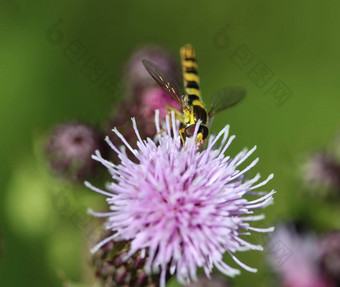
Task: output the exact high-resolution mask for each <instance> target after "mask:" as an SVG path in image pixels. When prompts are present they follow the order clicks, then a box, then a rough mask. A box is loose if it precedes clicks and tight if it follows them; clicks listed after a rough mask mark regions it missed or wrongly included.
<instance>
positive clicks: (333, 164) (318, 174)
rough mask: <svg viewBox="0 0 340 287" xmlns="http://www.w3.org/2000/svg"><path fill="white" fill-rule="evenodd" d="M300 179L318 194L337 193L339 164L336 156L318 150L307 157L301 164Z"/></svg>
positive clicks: (339, 188) (339, 173)
mask: <svg viewBox="0 0 340 287" xmlns="http://www.w3.org/2000/svg"><path fill="white" fill-rule="evenodd" d="M302 180H303V182H304V185H305V186H306V188H307V189H308V190H311V191H314V192H315V193H318V194H324V195H331V194H337V193H338V192H336V191H338V190H340V165H339V163H338V162H337V161H336V158H335V157H333V156H331V155H329V154H327V153H325V152H319V153H314V154H311V155H310V156H309V157H307V159H306V161H305V162H304V164H303V166H302Z"/></svg>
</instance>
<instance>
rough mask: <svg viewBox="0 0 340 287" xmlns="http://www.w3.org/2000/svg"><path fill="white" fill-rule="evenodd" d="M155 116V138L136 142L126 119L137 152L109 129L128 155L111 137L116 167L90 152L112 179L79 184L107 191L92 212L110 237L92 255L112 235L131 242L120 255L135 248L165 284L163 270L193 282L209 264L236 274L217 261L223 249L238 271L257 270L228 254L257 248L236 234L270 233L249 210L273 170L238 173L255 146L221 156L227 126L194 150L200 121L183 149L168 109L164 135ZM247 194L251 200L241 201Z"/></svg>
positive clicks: (265, 201) (266, 198)
mask: <svg viewBox="0 0 340 287" xmlns="http://www.w3.org/2000/svg"><path fill="white" fill-rule="evenodd" d="M155 120H156V130H157V132H158V134H157V135H156V136H155V139H154V140H151V139H150V138H148V139H146V140H142V138H141V137H140V135H139V132H138V130H137V126H136V122H135V121H134V120H133V126H134V130H135V133H136V135H137V138H138V141H137V148H136V149H134V148H132V147H131V146H130V145H129V144H128V143H127V141H126V140H125V139H124V138H123V136H122V135H121V134H120V133H119V132H118V131H117V130H116V129H114V130H113V131H114V133H115V134H116V135H117V136H118V137H119V138H120V139H121V140H122V141H123V142H124V144H125V148H127V149H129V150H130V151H131V152H132V154H133V155H134V157H135V160H131V159H129V157H128V156H127V154H126V152H125V148H121V149H118V148H117V147H115V146H114V145H112V144H111V142H110V141H108V143H109V144H110V146H111V148H112V149H113V150H114V151H115V152H116V153H117V154H118V157H119V159H120V163H119V164H113V163H111V162H109V161H106V160H105V159H103V158H102V156H101V155H100V153H99V152H96V154H95V155H94V156H93V158H94V159H95V160H97V161H99V162H101V163H102V164H103V165H104V166H105V167H106V168H108V170H109V172H110V174H111V176H112V179H113V181H112V182H111V183H110V184H108V185H107V187H106V189H107V190H106V191H104V190H100V189H98V188H96V187H94V186H92V185H90V184H89V183H86V185H87V186H88V187H89V188H91V189H93V190H94V191H97V192H99V193H101V194H103V195H105V196H107V203H108V205H109V207H110V211H109V212H107V213H95V212H92V213H93V214H94V215H96V216H102V217H107V222H106V229H107V230H110V231H112V236H109V237H107V238H106V239H105V240H103V241H102V242H101V243H99V244H98V245H97V246H96V247H95V248H94V249H93V252H95V251H96V250H98V249H99V248H100V247H101V246H102V245H103V244H106V243H107V242H109V241H111V240H114V241H123V240H127V241H130V242H131V243H130V250H129V252H128V254H127V256H126V259H128V258H129V257H130V256H133V255H134V254H135V253H136V252H141V254H143V255H144V256H145V257H146V263H145V271H146V272H147V273H157V272H160V283H161V286H165V282H166V274H167V273H169V274H171V275H173V274H176V276H177V280H178V281H179V282H180V283H181V284H189V283H190V282H191V281H192V280H196V271H197V268H200V267H202V268H203V269H204V271H205V274H206V276H207V277H209V275H210V273H211V271H212V268H213V267H216V268H217V269H218V270H219V271H221V272H222V273H223V274H225V275H227V276H235V275H237V274H239V273H240V271H239V270H238V269H236V268H233V267H231V266H229V265H227V264H226V263H225V262H224V261H223V255H224V253H229V254H230V256H231V258H232V259H233V260H234V261H235V262H236V263H237V264H238V265H240V266H241V267H243V268H244V269H246V270H248V271H251V272H256V269H254V268H251V267H248V266H247V265H245V264H244V263H242V262H241V261H239V260H238V259H237V258H236V257H235V255H234V253H235V252H237V251H245V250H262V247H261V246H258V245H253V244H251V243H249V242H247V241H246V240H245V239H244V238H243V237H244V236H247V235H250V233H251V231H255V232H269V231H272V228H256V227H252V226H251V225H250V223H251V222H253V221H258V220H261V219H263V218H264V216H263V215H261V214H260V215H254V211H255V210H257V209H261V208H263V207H266V206H268V205H269V204H271V203H272V202H273V198H272V195H273V194H274V191H271V192H269V193H260V192H256V191H254V190H255V189H257V188H259V187H261V186H263V185H265V184H266V183H267V182H268V181H269V180H270V179H271V178H272V177H273V176H272V175H270V176H269V177H268V178H267V179H266V180H264V181H262V182H260V183H258V181H259V179H260V175H259V174H257V175H256V176H255V177H253V178H251V179H245V173H247V172H248V171H249V170H250V169H251V168H252V167H254V166H255V165H256V163H257V162H258V159H255V160H254V161H253V162H251V163H250V164H249V165H248V166H247V167H246V168H244V169H243V170H239V167H240V165H241V164H242V163H243V162H244V161H245V160H246V159H247V158H248V157H249V156H250V155H251V154H252V153H253V152H254V150H255V147H254V148H253V149H251V150H250V151H248V150H246V149H245V150H243V151H241V152H240V153H239V154H238V155H236V156H235V157H234V158H231V157H229V156H225V155H224V154H225V152H226V151H227V149H228V147H229V145H230V144H231V142H232V140H233V139H234V136H231V137H229V138H228V131H229V126H226V127H225V128H224V129H223V130H222V131H220V132H219V134H218V135H217V136H216V137H213V136H210V138H209V141H208V143H207V146H206V149H204V150H199V147H198V144H197V143H196V142H195V138H196V135H197V130H198V126H199V125H197V126H196V131H195V134H194V136H193V137H192V138H188V139H187V140H186V142H185V144H184V146H182V143H181V139H180V136H179V134H178V129H179V124H178V123H177V122H176V121H175V117H174V114H172V117H171V118H170V117H169V116H168V117H167V118H166V131H165V132H161V130H162V128H161V127H160V124H159V113H156V117H155ZM246 195H249V196H255V197H256V198H255V199H251V200H248V199H247V198H245V196H246Z"/></svg>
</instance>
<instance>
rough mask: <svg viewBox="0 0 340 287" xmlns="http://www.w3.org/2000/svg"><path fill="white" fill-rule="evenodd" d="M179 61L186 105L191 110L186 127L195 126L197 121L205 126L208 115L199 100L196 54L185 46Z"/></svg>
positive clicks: (188, 46) (190, 47) (189, 46)
mask: <svg viewBox="0 0 340 287" xmlns="http://www.w3.org/2000/svg"><path fill="white" fill-rule="evenodd" d="M181 60H182V71H183V81H184V88H185V92H186V94H187V104H188V106H190V107H191V108H192V109H191V113H190V114H191V115H190V120H188V122H187V125H193V124H196V122H197V121H198V120H201V121H202V124H203V125H206V124H207V122H208V114H207V110H206V108H205V106H204V104H203V102H202V100H201V94H200V87H199V77H198V72H197V62H196V53H195V50H194V49H193V47H192V46H191V45H185V46H184V47H182V48H181Z"/></svg>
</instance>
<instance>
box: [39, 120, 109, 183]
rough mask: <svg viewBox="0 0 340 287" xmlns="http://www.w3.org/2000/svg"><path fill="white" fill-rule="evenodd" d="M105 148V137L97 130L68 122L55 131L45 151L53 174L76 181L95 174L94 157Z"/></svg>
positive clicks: (86, 125)
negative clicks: (93, 155)
mask: <svg viewBox="0 0 340 287" xmlns="http://www.w3.org/2000/svg"><path fill="white" fill-rule="evenodd" d="M103 147H104V145H103V140H102V136H101V135H100V133H99V132H98V131H97V130H96V129H95V128H94V127H92V126H90V125H88V124H83V123H66V124H63V125H60V126H59V127H57V128H56V129H55V130H54V131H53V132H52V135H51V136H50V138H49V140H48V142H47V144H46V148H45V152H46V155H47V158H48V160H49V164H50V167H51V169H52V171H53V172H55V173H57V174H58V175H61V176H64V177H66V178H68V179H70V180H72V181H75V182H77V181H82V180H84V179H85V178H87V177H89V176H91V175H93V173H94V171H95V167H96V163H95V161H93V160H92V159H91V155H92V154H93V153H94V151H95V150H97V149H98V150H103Z"/></svg>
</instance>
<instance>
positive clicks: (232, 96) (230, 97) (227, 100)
mask: <svg viewBox="0 0 340 287" xmlns="http://www.w3.org/2000/svg"><path fill="white" fill-rule="evenodd" d="M245 96H246V90H245V89H243V88H239V87H228V88H223V89H221V90H219V91H218V92H217V93H216V94H215V95H214V96H213V97H212V99H211V109H210V112H209V117H213V116H214V115H215V114H217V113H218V112H220V111H223V110H226V109H228V108H230V107H232V106H234V105H236V104H237V103H238V102H240V101H241V100H242V99H243V98H244V97H245Z"/></svg>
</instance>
